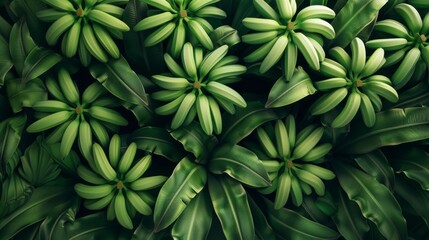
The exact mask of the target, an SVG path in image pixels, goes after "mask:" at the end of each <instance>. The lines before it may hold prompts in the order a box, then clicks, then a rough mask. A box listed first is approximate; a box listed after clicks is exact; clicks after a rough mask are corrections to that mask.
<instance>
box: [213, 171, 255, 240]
mask: <svg viewBox="0 0 429 240" xmlns="http://www.w3.org/2000/svg"><path fill="white" fill-rule="evenodd" d="M208 184H209V191H210V198H211V200H212V203H213V208H214V210H215V213H216V215H217V216H218V218H219V220H220V223H221V225H222V230H223V233H224V234H225V236H226V238H227V239H254V238H255V229H254V224H253V218H252V214H251V212H250V207H249V203H248V201H247V194H246V190H244V188H243V186H241V184H240V183H239V182H237V181H235V180H233V179H231V178H229V177H227V176H212V175H209V182H208Z"/></svg>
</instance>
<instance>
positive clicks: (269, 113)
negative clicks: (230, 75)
mask: <svg viewBox="0 0 429 240" xmlns="http://www.w3.org/2000/svg"><path fill="white" fill-rule="evenodd" d="M222 118H223V120H224V121H223V126H225V127H224V130H223V133H222V135H221V137H220V141H222V142H229V143H231V144H236V143H238V142H240V141H241V140H242V139H243V138H245V137H246V136H248V135H249V134H251V133H252V132H253V130H255V129H256V128H257V127H259V126H260V125H261V124H264V123H265V122H268V121H271V120H274V119H277V118H279V116H278V115H277V114H276V112H275V111H274V110H272V109H267V108H265V107H264V105H263V104H262V103H260V102H257V101H253V102H248V103H247V107H246V108H239V109H237V111H236V112H235V114H234V115H224V116H223V117H222Z"/></svg>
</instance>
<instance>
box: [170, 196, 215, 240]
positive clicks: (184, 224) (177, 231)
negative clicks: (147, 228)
mask: <svg viewBox="0 0 429 240" xmlns="http://www.w3.org/2000/svg"><path fill="white" fill-rule="evenodd" d="M212 215H213V208H212V206H211V204H210V196H209V195H208V192H207V191H205V190H203V191H201V192H200V193H199V194H198V195H197V196H196V197H195V198H194V199H192V201H191V202H190V203H189V205H188V207H186V209H185V210H184V211H183V213H182V214H181V215H180V217H179V218H178V219H177V221H176V223H175V224H174V227H173V229H172V230H171V236H172V237H173V238H174V239H184V240H185V239H187V240H192V239H206V238H207V234H208V232H209V230H210V226H211V224H212Z"/></svg>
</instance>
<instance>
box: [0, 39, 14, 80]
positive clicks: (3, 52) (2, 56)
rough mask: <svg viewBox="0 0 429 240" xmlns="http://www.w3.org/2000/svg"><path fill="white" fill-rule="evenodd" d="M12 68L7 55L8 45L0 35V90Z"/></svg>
mask: <svg viewBox="0 0 429 240" xmlns="http://www.w3.org/2000/svg"><path fill="white" fill-rule="evenodd" d="M12 67H13V62H12V60H11V58H10V54H9V44H8V42H7V41H6V39H5V38H4V37H3V36H1V35H0V88H1V87H2V86H3V84H4V81H5V80H6V76H7V73H8V72H9V71H10V70H11V69H12Z"/></svg>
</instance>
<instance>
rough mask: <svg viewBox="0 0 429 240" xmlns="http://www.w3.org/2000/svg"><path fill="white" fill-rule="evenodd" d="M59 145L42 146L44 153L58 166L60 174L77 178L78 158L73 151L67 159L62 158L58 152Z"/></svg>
mask: <svg viewBox="0 0 429 240" xmlns="http://www.w3.org/2000/svg"><path fill="white" fill-rule="evenodd" d="M60 145H61V143H54V144H49V145H48V144H44V145H43V147H44V148H45V151H47V152H48V154H49V155H50V156H51V157H52V158H53V160H54V161H55V162H56V163H57V164H58V165H59V166H60V168H61V170H62V173H66V174H67V175H69V176H73V177H78V175H77V167H78V166H79V164H80V158H79V156H78V155H77V153H76V152H75V151H73V150H71V151H70V153H69V155H67V157H65V158H64V157H63V156H62V155H61V152H60Z"/></svg>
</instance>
